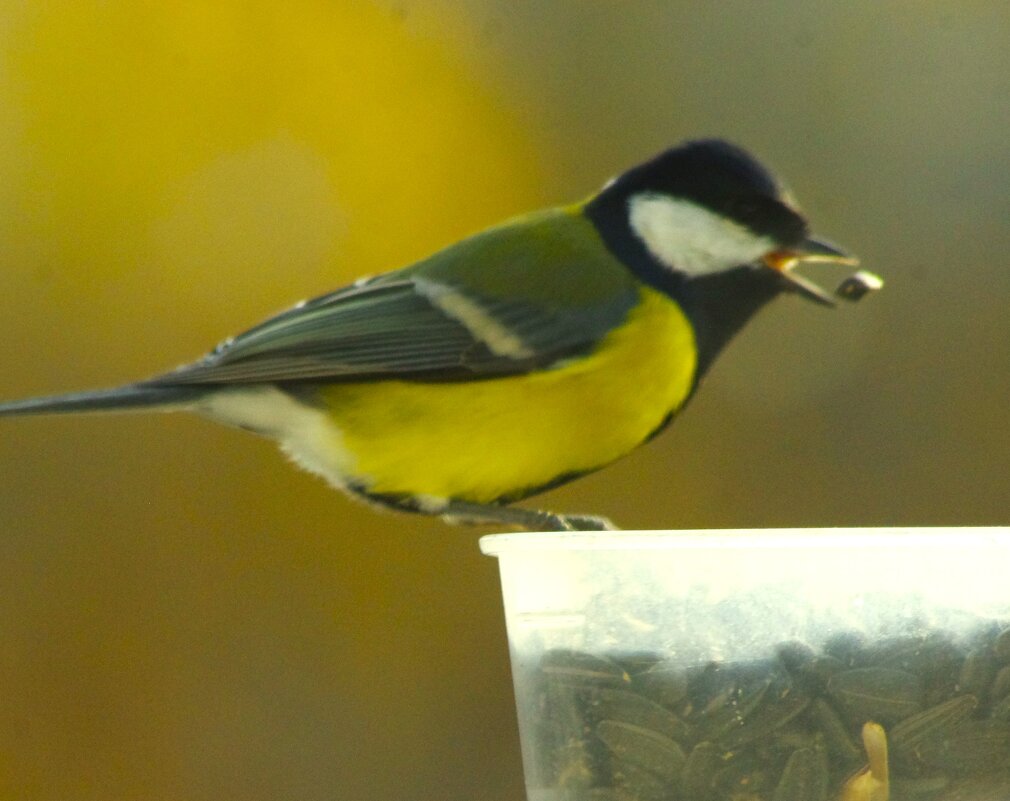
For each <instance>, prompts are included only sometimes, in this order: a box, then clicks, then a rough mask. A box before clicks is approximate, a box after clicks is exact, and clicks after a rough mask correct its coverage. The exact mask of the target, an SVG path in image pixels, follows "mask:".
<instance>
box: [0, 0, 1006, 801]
mask: <svg viewBox="0 0 1010 801" xmlns="http://www.w3.org/2000/svg"><path fill="white" fill-rule="evenodd" d="M1007 41H1010V6H1007V5H1006V4H1004V3H993V2H963V3H958V4H954V3H941V2H916V3H912V2H886V3H871V2H850V3H829V2H767V3H744V2H729V3H719V4H715V3H711V4H693V3H690V4H689V3H678V2H658V1H656V2H649V1H647V0H635V1H634V2H627V3H603V2H585V0H582V1H580V2H576V1H575V0H568V1H567V2H563V1H562V0H543V1H542V2H509V3H500V2H499V3H490V2H483V1H482V0H454V1H453V2H450V1H449V0H439V1H438V2H422V0H398V1H397V2H394V1H393V0H389V2H378V3H367V2H322V1H321V0H319V1H316V2H312V1H310V0H292V1H291V2H288V3H285V4H282V5H277V4H272V3H268V2H265V0H254V1H249V0H224V2H221V3H216V4H203V3H197V2H192V3H190V2H169V0H155V1H154V2H151V3H145V4H134V3H129V2H127V0H113V2H102V3H98V2H93V3H92V2H73V3H71V2H63V3H61V2H56V3H49V2H45V3H44V2H41V0H19V1H18V2H0V109H2V112H0V212H2V213H0V341H2V342H3V343H4V348H3V353H4V355H3V357H2V358H3V365H4V369H3V375H2V378H0V395H2V396H4V397H8V396H10V397H14V396H19V395H27V394H34V393H48V392H55V391H60V390H65V389H73V388H82V387H89V386H100V385H111V384H115V383H119V382H121V381H124V380H128V379H133V378H139V377H143V376H145V375H148V374H152V373H155V372H158V371H161V370H163V369H166V368H169V367H171V366H173V365H175V364H177V363H180V362H183V361H186V360H189V359H191V358H193V357H195V356H197V355H199V354H200V353H201V352H202V351H204V350H205V349H207V348H209V347H210V346H212V345H213V344H214V343H215V342H216V341H217V340H219V339H221V338H223V337H225V336H227V335H228V334H230V333H234V332H235V331H238V330H241V329H242V328H244V327H247V326H248V325H250V324H251V323H254V322H256V321H258V320H259V319H260V318H261V317H262V316H264V315H266V314H268V313H270V312H273V311H276V310H277V309H279V308H281V307H283V306H285V305H287V304H289V303H291V302H294V301H296V300H298V299H299V298H301V297H304V296H306V295H312V294H318V293H320V292H323V291H325V290H327V289H330V288H333V287H335V286H338V285H340V284H342V283H344V282H346V281H349V280H351V279H353V278H355V277H356V276H358V275H361V274H366V273H371V272H376V271H379V270H384V269H389V268H392V267H396V266H400V265H401V264H404V263H408V262H410V261H413V260H415V259H417V258H419V257H421V256H423V255H426V254H427V253H429V252H431V251H432V250H434V249H435V248H437V247H440V246H443V245H445V244H448V243H451V242H452V241H455V240H456V239H459V238H460V237H462V236H464V235H466V234H467V233H470V232H472V231H475V230H478V229H480V228H482V227H484V226H487V225H490V224H492V223H494V222H497V221H498V220H500V219H502V218H503V217H506V216H508V215H511V214H515V213H519V212H522V211H525V210H528V209H531V208H535V207H538V206H544V205H550V204H555V203H560V202H567V201H571V200H574V199H577V198H579V197H583V196H585V195H587V194H589V193H590V192H592V191H594V190H595V189H596V188H597V187H598V186H599V185H600V184H601V183H602V182H603V181H604V180H605V179H606V178H607V177H609V176H610V175H612V174H614V173H617V172H619V171H621V170H623V169H624V168H626V167H628V166H630V165H632V164H634V163H636V162H637V161H640V160H642V159H644V158H646V157H648V156H650V155H651V154H653V153H654V152H655V151H657V150H660V149H662V148H664V147H666V146H668V145H670V144H672V143H675V142H677V141H679V140H681V139H684V138H689V137H697V136H709V135H718V136H724V137H727V138H730V139H732V140H734V141H736V142H738V143H740V144H742V145H744V146H746V147H747V148H749V149H751V150H752V151H754V152H755V153H756V154H758V155H759V156H760V157H761V158H762V159H764V160H765V161H767V162H768V163H769V164H770V165H772V166H773V167H774V168H775V169H776V170H777V172H779V173H780V174H781V175H782V176H783V177H784V179H785V180H786V182H787V183H788V184H789V185H790V186H791V188H792V189H793V191H794V192H795V194H796V196H797V198H798V199H799V201H800V204H801V205H802V207H803V208H804V209H805V210H806V212H807V213H808V214H809V216H810V217H811V219H812V221H813V223H814V226H815V229H816V230H817V231H818V232H819V233H820V234H822V235H824V236H826V237H828V238H831V239H834V240H836V241H838V242H840V243H842V244H844V245H845V246H847V247H848V248H849V249H851V250H852V251H854V252H856V253H858V254H859V255H860V256H861V257H862V259H863V264H864V266H865V267H866V268H867V269H870V270H873V271H875V272H877V273H879V274H880V275H882V276H883V277H884V279H885V280H886V282H887V285H886V287H885V289H884V291H882V292H881V293H880V294H879V295H877V296H874V297H871V298H868V299H867V300H866V301H864V302H863V303H861V304H860V305H859V306H856V307H846V308H841V309H838V310H836V311H826V310H824V309H821V308H818V307H815V306H813V305H811V304H804V303H802V302H801V301H799V300H796V299H792V298H786V299H783V300H782V301H780V302H778V303H776V304H775V305H774V307H773V308H771V309H769V310H768V311H766V312H765V313H764V314H763V315H762V316H761V317H760V318H759V319H758V320H757V321H756V322H754V323H753V324H752V325H751V326H750V327H749V328H748V329H747V330H746V332H745V333H744V334H743V335H742V336H741V337H740V338H739V339H738V340H737V341H736V342H735V343H734V344H733V346H731V348H730V349H729V350H728V352H727V353H726V354H725V355H724V356H723V357H722V358H721V360H720V361H719V362H718V363H717V365H716V367H715V369H714V370H713V372H712V373H711V375H710V376H709V378H708V379H707V380H706V382H705V385H704V386H703V388H702V390H701V392H700V393H699V394H698V396H697V397H696V398H695V400H694V401H693V403H692V405H691V406H690V407H689V408H688V409H687V411H686V412H685V413H684V414H683V415H682V416H681V417H680V418H679V420H678V421H677V423H676V424H675V425H674V426H673V427H672V428H671V429H669V430H668V431H667V432H665V433H664V434H663V435H662V436H661V437H659V438H658V439H657V440H655V441H654V442H652V443H650V444H649V445H648V446H647V447H645V448H643V449H641V450H639V451H638V452H636V453H634V454H632V455H631V456H630V457H628V458H627V459H625V460H624V461H622V462H620V463H618V464H616V465H614V466H612V467H610V468H609V469H607V470H605V471H603V472H601V473H598V474H596V475H593V476H590V477H587V478H585V479H582V480H581V481H579V482H577V483H575V484H572V485H570V486H568V487H564V488H561V489H559V490H556V491H553V492H551V493H549V494H547V495H545V496H543V497H542V498H539V499H536V500H535V501H534V502H535V503H539V504H542V505H544V506H545V507H549V508H552V509H558V510H570V511H584V512H596V513H600V514H606V515H609V516H611V517H612V518H614V519H615V520H616V521H617V522H618V523H619V524H621V525H623V526H624V527H626V528H694V527H701V528H717V527H762V526H836V525H993V524H1006V523H1007V522H1008V513H1007V512H1008V502H1007V495H1008V490H1010V486H1008V485H1010V481H1008V468H1010V426H1008V425H1007V403H1006V397H1007V391H1008V385H1010V371H1008V366H1010V338H1008V335H1007V326H1006V322H1005V321H1006V317H1007V314H1006V306H1007V297H1008V294H1010V292H1008V290H1010V270H1008V269H1007V266H1006V258H1007V256H1006V254H1007V253H1008V252H1010V220H1008V216H1010V215H1008V212H1010V202H1008V193H1007V186H1008V183H1010V149H1008V147H1007V146H1006V130H1007V126H1008V122H1010V48H1007V46H1006V43H1007ZM806 272H807V274H808V275H810V276H811V277H816V278H819V279H820V280H822V281H823V282H824V283H826V284H827V285H829V286H830V285H833V284H834V282H835V281H836V280H838V278H839V277H840V276H839V275H838V274H837V273H833V272H831V271H829V270H825V269H824V268H820V269H819V268H817V267H816V266H815V265H812V266H810V267H808V268H806ZM630 391H633V388H631V389H630ZM601 425H605V421H601ZM0 474H2V475H3V478H4V480H3V481H2V482H0V531H2V535H0V687H3V688H4V690H3V692H2V694H0V795H3V797H5V798H11V799H22V798H23V799H28V798H31V799H40V800H45V799H54V801H55V799H60V801H76V800H77V799H81V800H82V801H83V800H85V799H88V800H90V799H95V801H98V800H99V799H101V800H102V801H106V800H107V799H138V801H139V799H144V800H145V801H151V800H152V799H161V798H164V799H179V798H185V799H192V800H193V801H197V800H199V799H208V800H209V799H215V801H217V800H219V799H230V798H234V799H246V800H250V801H251V800H253V799H279V798H298V799H302V800H303V801H308V800H309V799H331V798H353V799H357V800H358V801H372V800H373V799H374V801H380V799H381V801H388V799H410V800H412V799H417V800H418V801H428V800H429V799H431V800H432V801H434V800H435V799H438V801H457V800H459V801H463V799H481V801H518V800H519V799H520V798H522V797H523V791H522V777H521V767H520V764H519V756H518V740H517V735H516V731H515V721H514V712H513V709H512V697H511V684H510V679H509V669H508V664H507V658H508V654H507V646H506V641H505V634H504V631H503V627H502V621H501V610H500V600H499V596H498V588H497V575H496V566H495V564H494V563H493V562H492V561H491V560H490V559H487V558H485V557H482V556H480V555H479V553H478V550H477V543H476V540H477V536H478V534H479V533H483V532H480V531H478V530H468V529H450V528H448V527H446V526H444V525H443V524H441V523H439V522H437V521H430V520H425V519H421V518H413V517H397V516H390V515H378V514H375V513H373V512H371V511H369V510H367V509H365V508H364V507H362V506H360V505H358V504H353V503H351V502H349V501H347V500H346V499H345V498H343V497H341V496H339V495H337V494H336V493H333V492H332V491H330V490H328V489H327V488H326V487H325V486H324V485H323V484H322V483H321V482H319V481H317V480H315V479H313V478H311V477H309V476H307V475H305V474H302V473H299V472H297V471H295V470H292V469H290V468H289V467H288V466H287V465H285V464H284V463H283V459H282V458H281V457H279V456H278V454H277V453H276V452H275V451H274V449H273V448H272V447H271V446H270V445H269V444H267V443H265V442H262V441H259V440H257V439H255V438H253V437H250V436H247V435H244V434H241V433H239V432H234V431H229V430H226V429H222V428H218V427H214V426H212V425H211V424H209V423H204V422H202V421H199V420H194V419H188V418H182V417H178V418H177V417H174V416H166V417H160V416H153V417H148V416H130V417H123V418H89V419H56V418H52V419H32V420H11V421H4V423H3V425H2V426H0Z"/></svg>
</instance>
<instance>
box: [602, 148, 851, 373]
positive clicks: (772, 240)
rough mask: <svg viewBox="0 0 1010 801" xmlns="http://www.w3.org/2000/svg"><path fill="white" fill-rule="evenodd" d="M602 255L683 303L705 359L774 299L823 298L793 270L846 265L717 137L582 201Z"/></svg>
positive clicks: (747, 160)
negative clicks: (800, 265)
mask: <svg viewBox="0 0 1010 801" xmlns="http://www.w3.org/2000/svg"><path fill="white" fill-rule="evenodd" d="M586 214H587V215H588V216H589V218H590V219H591V220H592V221H593V223H594V224H595V225H596V227H597V229H598V230H599V232H600V234H601V236H602V237H603V240H604V242H605V243H606V244H607V246H608V247H609V248H610V250H611V251H612V252H613V253H614V254H615V255H616V256H617V257H618V258H620V259H621V261H623V262H624V263H625V264H626V265H628V267H629V268H630V269H632V270H633V271H634V272H635V273H637V274H638V275H639V276H640V277H641V278H642V279H643V280H644V281H646V282H647V283H650V284H652V285H653V286H655V287H657V288H659V289H661V290H663V291H664V292H667V293H668V294H670V295H671V296H672V297H674V298H675V299H676V300H677V301H678V302H680V304H681V305H682V306H683V308H684V310H685V311H686V312H687V313H688V315H689V316H690V317H691V319H692V323H693V324H694V328H695V331H696V333H697V335H698V338H699V340H704V341H699V350H700V351H701V358H702V360H703V361H704V362H705V366H707V361H711V358H713V357H714V356H715V353H716V352H718V350H719V349H720V348H721V347H722V346H723V345H724V344H725V342H726V341H728V339H729V338H730V337H731V336H732V335H733V334H734V333H735V332H736V331H737V330H739V328H740V327H741V326H742V325H743V324H744V323H745V322H746V321H747V320H748V319H749V318H750V317H751V315H753V313H754V312H756V311H757V310H758V309H759V308H760V307H761V306H763V305H764V304H765V303H767V302H768V301H769V300H770V299H771V298H773V297H774V296H775V295H777V294H779V293H780V292H782V291H783V290H791V291H797V292H799V293H801V294H802V295H804V296H806V297H808V298H810V299H812V300H816V301H818V302H820V303H825V304H828V305H830V304H832V300H831V298H830V296H829V295H827V294H826V293H825V292H824V291H823V290H822V289H820V287H818V286H817V285H816V284H813V283H811V282H809V281H807V280H805V279H804V278H802V277H801V276H799V275H797V274H796V273H794V272H793V271H792V268H793V266H794V265H795V264H796V263H797V262H801V261H808V260H809V261H848V262H849V263H851V260H849V259H848V258H847V257H846V256H845V254H843V253H842V252H841V251H838V250H837V249H835V248H833V247H832V246H830V245H827V244H826V243H824V242H820V241H818V240H816V239H812V238H811V237H810V235H809V230H808V226H807V222H806V219H805V218H804V217H803V215H802V214H800V212H799V211H798V210H797V208H796V207H795V205H794V204H793V202H792V201H791V200H790V199H789V197H788V195H787V193H786V192H785V190H784V189H783V187H782V186H781V185H780V184H779V183H778V181H776V179H775V178H774V177H773V176H772V174H771V173H770V172H769V171H768V170H767V169H765V168H764V167H763V166H762V165H761V164H760V163H758V162H757V161H756V160H755V159H754V158H753V157H752V156H751V155H750V154H748V153H747V152H745V151H744V150H741V149H740V148H738V147H736V146H734V145H731V144H729V143H728V142H724V141H721V140H717V139H706V140H699V141H695V142H688V143H686V144H683V145H681V146H679V147H675V148H671V149H670V150H667V151H664V152H663V153H660V154H659V155H658V156H656V157H655V158H653V159H651V160H649V161H647V162H645V163H644V164H640V165H638V166H637V167H633V168H632V169H630V170H628V171H627V172H626V173H624V174H622V175H620V176H619V177H617V178H615V179H614V180H612V181H610V182H609V183H608V184H607V185H606V186H604V188H603V189H602V190H601V191H600V193H599V194H598V195H596V196H595V197H594V198H592V199H591V200H590V201H589V202H588V204H587V205H586Z"/></svg>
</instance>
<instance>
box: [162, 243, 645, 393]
mask: <svg viewBox="0 0 1010 801" xmlns="http://www.w3.org/2000/svg"><path fill="white" fill-rule="evenodd" d="M528 225H529V223H524V224H523V225H522V227H523V228H525V227H526V226H528ZM518 227H520V226H519V225H518V224H517V225H513V226H511V227H505V228H503V229H496V231H494V232H488V233H485V234H482V235H479V236H478V237H476V238H474V239H471V240H465V241H464V242H463V243H460V245H462V246H463V247H460V245H457V246H454V247H453V248H449V249H448V250H447V251H443V252H442V253H440V254H436V255H435V256H433V257H431V258H430V259H428V260H426V261H424V262H421V263H419V264H418V265H416V266H414V267H411V268H407V269H406V270H401V271H398V272H395V273H389V274H386V275H382V276H378V277H377V278H373V279H370V280H365V281H359V282H358V283H356V284H353V285H351V286H349V287H346V288H344V289H341V290H337V291H336V292H333V293H330V294H328V295H323V296H321V297H319V298H316V299H314V300H310V301H306V302H304V303H301V304H299V305H297V306H295V307H293V308H292V309H289V310H288V311H285V312H282V313H281V314H278V315H276V316H275V317H272V318H270V319H268V320H266V321H265V322H263V323H261V324H260V325H258V326H256V327H255V328H252V329H250V330H248V331H246V332H245V333H243V334H240V335H239V336H237V337H234V338H232V339H229V340H227V341H225V342H223V343H222V344H221V345H219V346H218V347H217V348H216V349H215V350H214V351H213V352H211V353H210V354H209V355H208V356H206V357H205V358H204V359H202V360H200V361H198V362H195V363H193V364H190V365H186V366H184V367H181V368H179V369H178V370H176V371H174V372H171V373H167V374H165V375H162V376H159V377H158V378H155V379H153V380H152V381H151V382H149V383H154V384H162V385H164V384H172V385H180V384H188V385H192V384H245V383H259V382H286V381H327V380H328V381H341V380H343V381H347V380H356V379H361V378H366V377H368V378H382V377H387V378H394V377H403V378H413V379H418V380H433V381H453V380H465V379H467V378H474V377H490V376H496V375H510V374H516V373H522V372H528V371H530V370H532V369H536V368H538V367H543V366H545V365H549V364H551V363H553V362H555V361H557V360H559V359H563V358H566V357H570V356H573V355H575V354H578V353H580V352H584V351H586V350H588V349H590V348H591V347H592V346H593V345H595V344H596V343H597V342H599V340H600V339H602V337H603V336H605V335H606V333H607V332H608V331H609V330H610V329H611V328H613V327H614V326H616V325H619V324H620V322H621V321H622V320H623V319H624V317H625V316H626V315H627V313H628V311H629V310H630V309H631V307H632V306H633V305H634V303H635V301H636V300H637V293H636V291H635V288H634V284H633V282H632V281H631V279H630V274H628V273H627V271H626V270H624V268H623V267H621V266H620V265H619V264H617V263H616V262H613V263H612V259H611V257H610V256H609V255H608V254H606V253H605V252H604V251H603V250H602V248H596V247H586V246H585V245H584V244H583V245H582V246H581V247H580V248H576V249H575V252H570V253H569V252H567V249H566V247H567V246H566V245H565V237H564V236H561V237H560V240H561V242H560V245H561V247H560V250H561V251H562V252H561V258H560V259H558V258H557V256H558V253H557V252H553V253H552V257H551V259H550V260H549V261H547V262H546V263H544V260H545V253H544V252H543V245H544V242H549V243H550V245H551V247H552V248H554V249H555V251H556V250H557V248H556V247H555V246H556V245H557V244H558V242H557V241H555V240H557V239H558V237H557V236H555V235H554V234H551V235H548V236H541V237H539V240H538V238H537V237H534V238H533V240H532V244H531V243H530V241H529V240H528V239H527V238H526V237H524V236H520V234H521V233H522V231H519V230H514V229H516V228H518ZM562 228H564V225H562ZM552 231H553V227H552ZM482 237H490V240H489V241H488V240H485V241H483V243H482V242H481V241H479V240H481V238H482ZM538 241H539V243H540V244H539V246H538V245H537V242H538ZM591 244H592V243H591ZM587 261H588V262H589V263H588V264H587V263H586V262H587ZM559 265H560V267H559ZM601 270H602V271H603V272H604V273H606V276H605V277H604V278H600V274H601ZM545 271H546V272H549V276H548V277H544V276H543V274H542V273H543V272H545ZM587 273H588V275H590V276H593V275H595V276H596V277H595V278H592V277H590V278H588V279H587V277H586V275H587ZM489 276H490V277H489ZM530 281H533V282H534V283H536V282H538V281H539V282H540V283H542V284H545V285H546V288H545V287H544V286H541V287H535V286H534V287H530V286H529V282H530ZM587 285H589V287H588V290H587Z"/></svg>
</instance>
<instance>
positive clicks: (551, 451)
mask: <svg viewBox="0 0 1010 801" xmlns="http://www.w3.org/2000/svg"><path fill="white" fill-rule="evenodd" d="M695 364H696V351H695V343H694V335H693V332H692V330H691V326H690V324H689V323H688V321H687V319H686V317H685V316H684V314H683V312H682V311H681V310H680V308H679V307H678V306H677V305H676V304H675V303H673V302H672V301H671V300H670V299H669V298H668V297H666V296H665V295H662V294H660V293H659V292H655V291H653V290H651V289H643V290H642V291H641V302H640V304H639V305H638V306H637V307H636V308H635V309H634V310H633V311H632V313H631V315H630V316H629V318H628V320H626V322H625V324H624V325H623V326H621V327H620V328H618V329H617V330H615V331H613V332H611V333H610V334H609V335H608V336H607V337H606V338H605V339H604V340H603V342H602V343H601V344H600V346H599V347H598V348H596V350H594V351H593V352H592V353H591V354H589V355H588V356H587V357H584V358H579V359H574V360H572V361H570V362H568V363H565V364H560V365H558V366H556V367H554V368H553V369H550V370H545V371H541V372H537V373H532V374H530V375H522V376H512V377H507V378H496V379H488V380H480V381H470V382H462V383H433V384H426V383H417V382H407V381H379V382H373V383H361V384H340V385H335V386H333V387H331V388H328V389H327V390H325V391H324V392H323V395H322V397H323V402H324V403H325V405H326V407H327V411H328V412H329V413H330V415H331V419H332V420H333V421H334V422H335V423H336V425H337V426H338V428H339V429H340V432H341V435H342V436H341V439H342V444H343V447H344V448H345V449H346V453H345V454H344V457H345V458H346V462H347V463H348V464H349V475H348V477H349V478H351V479H353V480H354V481H355V482H356V483H360V484H362V485H363V486H365V487H367V489H368V490H369V491H370V492H374V493H382V494H395V495H399V494H403V495H427V496H432V497H434V498H457V499H462V500H468V501H473V502H478V503H486V502H489V501H493V500H496V499H499V498H503V497H508V496H514V495H516V494H519V493H521V492H522V491H523V490H525V489H532V488H535V487H539V486H543V485H545V484H549V483H551V482H552V481H554V480H556V479H558V478H559V477H561V476H564V475H566V474H570V473H582V472H587V471H590V470H593V469H596V468H599V467H602V466H603V465H605V464H607V463H609V462H612V461H613V460H615V459H617V458H619V457H620V456H623V455H624V454H626V453H628V451H630V450H632V449H633V448H634V447H635V446H637V445H639V444H640V443H641V442H643V441H644V440H645V439H646V438H647V437H648V436H649V434H651V433H652V432H653V431H654V430H655V429H656V428H657V427H658V426H659V425H660V424H661V423H662V422H663V420H664V418H665V417H666V416H667V415H668V414H670V413H671V412H672V411H675V410H676V409H677V408H679V407H680V405H681V404H682V403H683V402H684V400H685V399H686V398H687V395H688V393H689V392H690V389H691V384H692V380H693V376H694V370H695Z"/></svg>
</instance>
